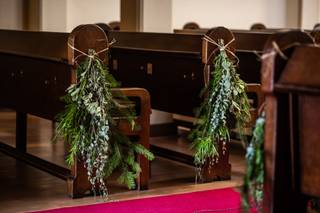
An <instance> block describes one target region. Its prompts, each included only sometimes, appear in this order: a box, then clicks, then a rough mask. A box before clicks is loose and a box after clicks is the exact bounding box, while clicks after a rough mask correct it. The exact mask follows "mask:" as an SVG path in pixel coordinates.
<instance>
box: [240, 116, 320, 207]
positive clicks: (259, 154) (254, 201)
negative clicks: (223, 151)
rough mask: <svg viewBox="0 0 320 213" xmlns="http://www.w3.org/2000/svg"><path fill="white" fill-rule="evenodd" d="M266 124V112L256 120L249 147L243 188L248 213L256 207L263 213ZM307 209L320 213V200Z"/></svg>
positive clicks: (311, 203) (312, 201)
mask: <svg viewBox="0 0 320 213" xmlns="http://www.w3.org/2000/svg"><path fill="white" fill-rule="evenodd" d="M265 122H266V121H265V112H262V113H261V115H260V117H259V118H258V119H257V120H256V124H255V128H254V130H253V137H252V139H251V141H250V143H249V145H248V147H247V153H246V162H247V169H246V174H245V176H244V181H243V187H242V205H243V207H244V209H246V210H247V211H249V210H250V209H251V208H252V207H254V208H255V209H256V210H257V211H258V212H263V209H262V201H263V183H264V127H265ZM307 208H308V211H310V212H314V213H320V199H317V198H313V199H311V200H309V202H308V206H307Z"/></svg>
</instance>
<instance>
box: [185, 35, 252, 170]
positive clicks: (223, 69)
mask: <svg viewBox="0 0 320 213" xmlns="http://www.w3.org/2000/svg"><path fill="white" fill-rule="evenodd" d="M229 43H230V42H229ZM217 46H218V47H219V50H220V52H219V53H218V55H217V56H216V57H215V58H214V60H213V64H214V70H213V71H212V72H211V73H210V74H211V75H210V81H209V83H208V84H207V85H206V86H205V88H204V89H203V90H202V92H201V96H203V97H204V101H203V103H202V105H201V106H200V108H199V109H198V111H197V113H196V117H197V118H198V122H197V126H196V128H195V129H194V130H192V132H191V134H190V135H189V138H190V139H191V140H192V141H193V143H192V148H193V149H194V150H195V153H194V162H195V164H196V165H197V166H198V168H201V167H203V166H204V164H205V163H206V161H208V160H211V161H212V160H214V158H215V157H219V153H218V146H219V144H220V143H223V144H222V145H225V143H226V142H228V141H230V133H229V126H228V122H227V119H229V118H234V120H235V121H236V126H237V128H238V130H239V132H240V134H241V133H242V132H243V129H244V127H245V126H246V124H247V123H248V122H249V121H250V112H249V108H250V106H249V101H248V97H247V95H246V84H245V82H244V81H242V80H241V79H240V77H239V74H238V73H237V72H236V65H235V62H234V61H233V60H232V59H230V58H229V57H228V55H227V51H229V50H228V49H227V45H226V46H224V43H223V40H220V41H219V44H217Z"/></svg>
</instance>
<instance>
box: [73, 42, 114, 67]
mask: <svg viewBox="0 0 320 213" xmlns="http://www.w3.org/2000/svg"><path fill="white" fill-rule="evenodd" d="M115 42H116V40H115V39H114V38H113V39H112V41H111V42H110V43H109V44H108V46H107V47H106V48H104V49H102V50H100V51H98V52H94V51H89V53H85V52H83V51H81V50H79V49H78V48H76V47H74V46H73V45H71V44H70V43H69V42H68V46H69V47H70V48H71V49H73V50H74V51H77V52H78V53H80V55H78V56H77V57H75V58H73V59H72V63H77V59H78V58H79V57H82V56H87V57H88V58H92V59H93V58H95V57H97V56H98V55H99V54H100V53H103V52H106V51H108V50H109V47H110V46H111V45H113V44H114V43H115Z"/></svg>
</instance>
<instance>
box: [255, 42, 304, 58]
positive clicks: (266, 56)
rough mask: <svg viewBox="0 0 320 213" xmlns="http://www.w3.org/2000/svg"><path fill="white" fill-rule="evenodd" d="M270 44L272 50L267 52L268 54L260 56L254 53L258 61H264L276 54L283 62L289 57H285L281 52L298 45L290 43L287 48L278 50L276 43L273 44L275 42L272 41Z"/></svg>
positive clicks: (297, 43)
mask: <svg viewBox="0 0 320 213" xmlns="http://www.w3.org/2000/svg"><path fill="white" fill-rule="evenodd" d="M271 44H272V49H271V50H270V51H268V52H265V53H263V54H262V55H260V54H259V53H258V52H257V51H255V52H254V53H255V54H256V55H257V56H258V58H259V59H260V60H264V59H266V58H269V57H271V56H274V55H277V54H279V56H280V57H281V58H282V59H283V60H288V59H289V57H288V56H286V55H285V54H284V52H283V51H285V50H287V49H289V48H291V47H294V46H297V45H300V43H299V42H293V43H291V44H289V45H287V46H284V47H283V48H280V47H279V45H278V44H277V42H275V41H272V43H271Z"/></svg>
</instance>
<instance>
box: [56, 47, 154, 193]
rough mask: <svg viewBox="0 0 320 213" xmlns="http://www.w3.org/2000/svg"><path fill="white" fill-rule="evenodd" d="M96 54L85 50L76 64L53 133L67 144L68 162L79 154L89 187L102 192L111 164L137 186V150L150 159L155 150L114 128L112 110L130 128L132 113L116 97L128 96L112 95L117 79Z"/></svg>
mask: <svg viewBox="0 0 320 213" xmlns="http://www.w3.org/2000/svg"><path fill="white" fill-rule="evenodd" d="M96 55H97V54H96V53H95V51H94V50H89V57H87V58H86V59H85V60H84V61H83V62H82V63H80V64H79V65H78V66H77V69H76V76H77V82H76V83H75V84H72V85H71V86H70V87H69V88H68V89H67V95H66V96H64V97H63V98H62V99H63V101H64V102H65V103H66V108H65V111H64V112H62V113H60V114H59V115H58V116H57V122H58V125H57V131H56V135H57V136H63V138H64V139H65V140H66V141H67V142H68V143H69V144H70V147H71V148H70V152H69V155H68V157H67V163H68V164H69V165H72V164H74V163H75V160H76V159H77V158H79V159H81V160H83V162H84V166H85V168H86V170H87V174H88V179H89V181H90V183H91V185H92V189H93V191H94V192H95V191H96V190H98V191H99V192H100V193H101V195H102V196H104V197H105V196H107V194H108V191H107V187H106V183H105V179H106V178H108V177H109V176H110V175H111V174H112V173H113V171H115V169H120V170H121V175H120V176H119V178H118V181H119V182H120V183H123V184H126V185H127V186H128V188H129V189H132V188H135V179H136V178H137V177H138V175H139V173H140V172H141V168H140V165H139V163H138V162H137V161H136V157H135V155H136V154H141V155H143V156H145V157H146V158H147V159H148V160H152V159H153V158H154V155H153V154H152V153H151V152H149V151H148V150H147V149H146V148H144V147H143V146H142V145H140V144H137V143H135V142H132V141H131V140H130V139H129V138H128V137H126V136H125V135H123V134H122V133H121V132H119V131H118V130H117V126H116V125H117V122H116V121H115V120H114V119H113V117H112V116H113V115H116V116H117V117H121V118H125V119H127V121H128V122H129V123H130V124H131V127H132V128H133V129H134V128H135V123H134V118H135V113H134V110H133V109H132V108H128V107H123V106H121V104H119V102H118V100H119V99H120V100H122V101H127V98H126V97H125V96H123V95H121V94H120V95H119V94H118V95H117V99H118V100H117V99H115V98H114V96H113V94H112V93H111V88H114V87H117V86H118V83H117V82H116V80H115V79H114V78H113V76H112V75H111V74H110V73H109V72H108V69H107V67H106V66H105V65H104V63H103V62H102V61H101V60H100V59H99V58H98V57H96ZM119 96H120V97H119ZM75 157H77V158H75Z"/></svg>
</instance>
